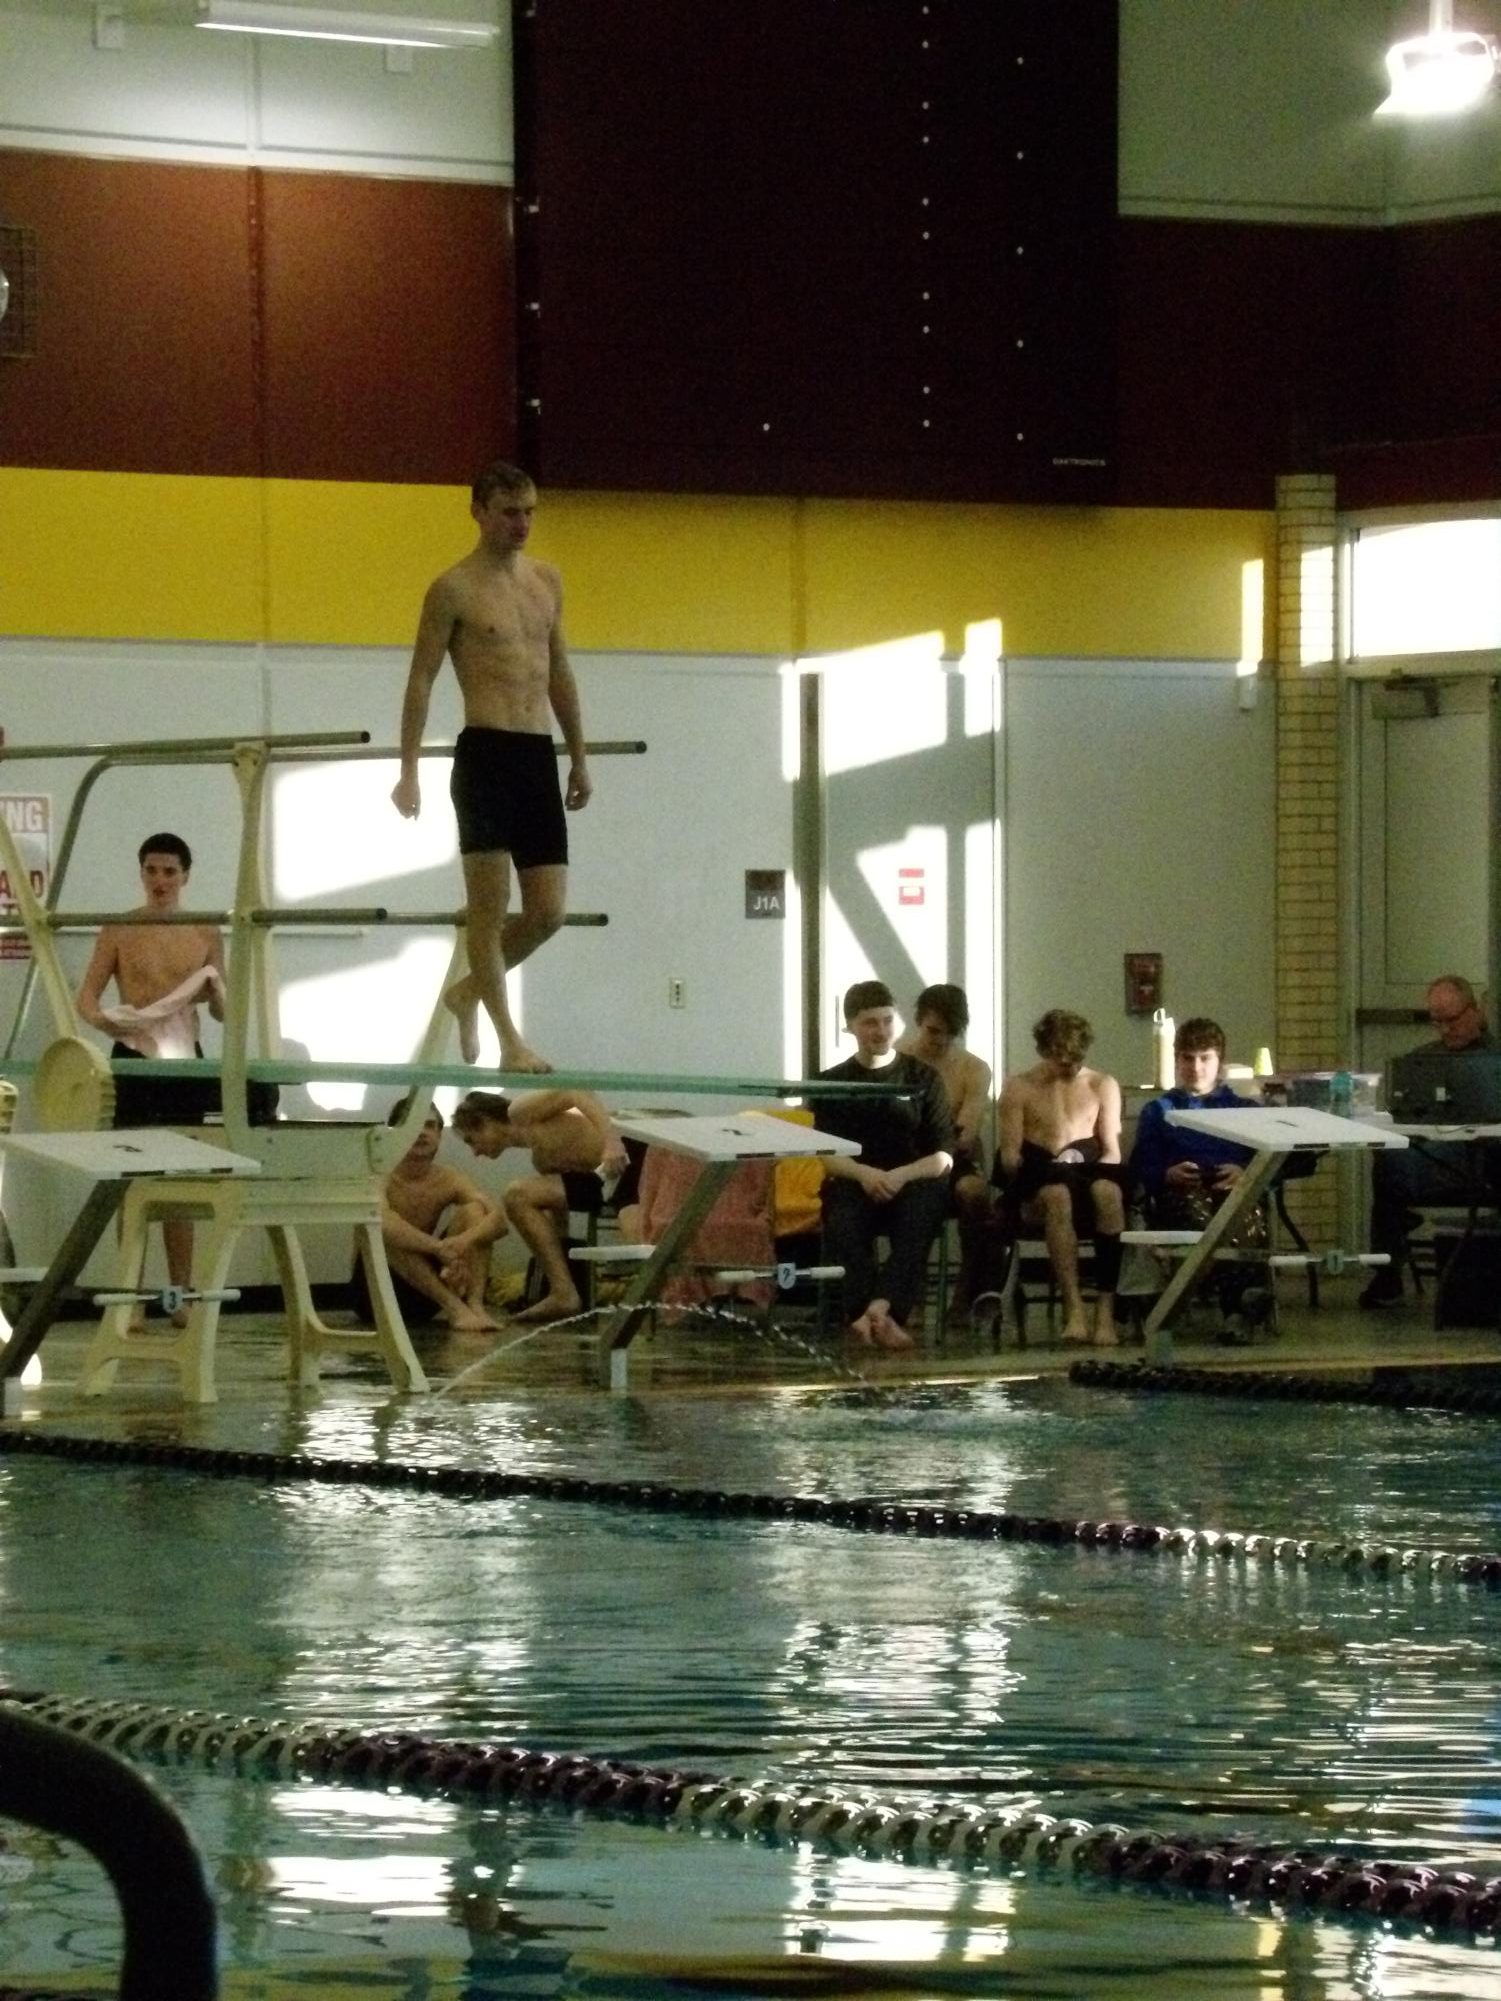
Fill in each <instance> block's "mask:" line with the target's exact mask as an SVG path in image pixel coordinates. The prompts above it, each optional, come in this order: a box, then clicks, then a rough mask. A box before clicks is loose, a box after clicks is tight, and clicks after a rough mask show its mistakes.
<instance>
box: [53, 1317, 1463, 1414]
mask: <svg viewBox="0 0 1501 2001" xmlns="http://www.w3.org/2000/svg"><path fill="white" fill-rule="evenodd" d="M1292 1291H1293V1287H1292V1286H1291V1284H1287V1285H1285V1286H1284V1295H1287V1294H1291V1293H1292ZM1355 1293H1356V1285H1355V1282H1354V1281H1353V1280H1352V1281H1344V1280H1341V1281H1338V1282H1335V1283H1328V1284H1326V1287H1325V1301H1324V1303H1323V1304H1321V1305H1320V1307H1319V1308H1317V1309H1310V1308H1309V1306H1308V1305H1307V1302H1306V1300H1305V1299H1303V1298H1302V1296H1301V1288H1300V1289H1299V1296H1298V1298H1297V1299H1296V1300H1294V1299H1292V1298H1291V1297H1287V1296H1284V1297H1283V1299H1282V1301H1281V1304H1280V1307H1279V1314H1278V1320H1279V1326H1278V1331H1277V1333H1276V1334H1275V1335H1274V1336H1272V1337H1270V1338H1265V1339H1259V1340H1257V1341H1256V1342H1254V1343H1253V1344H1251V1345H1249V1346H1241V1345H1237V1346H1227V1345H1225V1343H1224V1342H1223V1341H1221V1340H1220V1339H1218V1338H1216V1336H1217V1329H1216V1327H1215V1325H1214V1316H1213V1315H1212V1314H1209V1313H1202V1314H1201V1316H1200V1317H1199V1318H1198V1319H1197V1320H1196V1321H1190V1322H1189V1323H1188V1324H1187V1325H1186V1326H1185V1328H1184V1330H1183V1332H1182V1333H1181V1334H1180V1335H1179V1337H1178V1338H1177V1339H1176V1340H1175V1343H1174V1360H1175V1361H1176V1362H1180V1363H1183V1364H1185V1365H1189V1366H1192V1367H1194V1368H1196V1369H1206V1368H1207V1369H1215V1368H1223V1369H1233V1370H1236V1371H1244V1370H1247V1369H1253V1370H1268V1371H1274V1372H1278V1373H1287V1372H1292V1373H1299V1372H1303V1373H1310V1374H1318V1375H1321V1376H1328V1375H1330V1374H1333V1373H1344V1372H1348V1373H1349V1374H1350V1375H1351V1376H1352V1377H1354V1378H1357V1379H1359V1378H1364V1377H1368V1376H1370V1375H1371V1374H1372V1372H1374V1371H1378V1370H1381V1369H1384V1368H1401V1369H1404V1370H1412V1369H1419V1370H1430V1369H1435V1370H1444V1371H1456V1372H1464V1371H1474V1372H1476V1380H1477V1381H1480V1380H1484V1381H1486V1382H1487V1383H1488V1384H1490V1385H1491V1386H1495V1387H1501V1328H1498V1329H1491V1330H1486V1329H1481V1328H1445V1329H1443V1330H1442V1331H1435V1329H1434V1327H1433V1325H1432V1306H1431V1300H1426V1301H1420V1302H1417V1303H1413V1302H1408V1303H1407V1304H1406V1305H1405V1306H1404V1307H1401V1308H1397V1309H1391V1308H1388V1309H1386V1310H1385V1311H1383V1312H1380V1313H1363V1312H1361V1311H1360V1309H1359V1308H1358V1306H1357V1305H1356V1304H1355ZM92 1331H93V1324H92V1323H91V1322H85V1321H69V1322H63V1323H61V1324H59V1325H58V1326H56V1327H54V1328H53V1330H52V1331H51V1333H49V1335H48V1336H47V1339H46V1342H45V1344H44V1346H43V1349H42V1358H43V1365H44V1372H45V1381H44V1384H43V1386H42V1387H41V1388H40V1389H38V1390H31V1391H28V1392H27V1393H26V1397H25V1406H24V1412H23V1419H22V1421H24V1422H27V1423H31V1424H41V1425H43V1426H47V1427H53V1426H55V1427H56V1428H57V1429H58V1430H62V1431H67V1430H76V1429H80V1428H81V1429H85V1430H88V1431H90V1432H97V1431H99V1430H106V1431H107V1430H109V1429H110V1428H111V1424H112V1420H113V1419H114V1418H115V1417H123V1418H126V1419H130V1418H133V1417H137V1416H141V1415H146V1414H150V1415H154V1416H158V1417H160V1416H164V1415H166V1414H167V1413H168V1412H170V1411H173V1410H182V1411H184V1412H188V1411H191V1412H192V1415H193V1419H194V1421H193V1423H192V1425H191V1427H190V1428H191V1430H192V1431H193V1433H194V1434H195V1435H197V1436H200V1437H209V1438H211V1437H212V1436H213V1433H214V1414H215V1412H216V1411H226V1412H227V1411H231V1410H233V1411H235V1412H236V1413H237V1414H238V1415H239V1416H240V1417H241V1418H243V1416H244V1414H245V1411H246V1408H247V1406H249V1407H252V1408H259V1409H261V1410H263V1411H264V1412H266V1413H267V1414H268V1415H269V1414H271V1413H274V1412H275V1411H276V1410H278V1409H281V1408H286V1407H288V1406H289V1405H290V1404H294V1403H297V1402H303V1401H306V1397H307V1394H308V1393H305V1392H304V1393H302V1394H301V1395H298V1394H297V1393H295V1392H294V1391H293V1390H292V1389H290V1388H289V1386H288V1383H287V1378H286V1346H285V1341H284V1338H283V1334H282V1328H281V1323H280V1320H279V1318H278V1316H276V1315H275V1314H272V1313H249V1314H234V1315H230V1314H226V1315H225V1316H224V1318H223V1319H222V1320H221V1323H220V1332H219V1343H218V1367H217V1378H218V1390H219V1402H218V1404H217V1405H208V1406H197V1407H191V1406H184V1405H183V1403H182V1401H181V1399H180V1397H179V1395H178V1393H177V1389H176V1384H175V1376H174V1375H173V1374H172V1373H171V1372H169V1371H167V1370H165V1369H163V1368H161V1367H157V1366H142V1367H141V1368H139V1369H134V1368H131V1367H129V1366H128V1365H126V1366H122V1369H121V1371H120V1375H119V1377H118V1380H117V1383H116V1386H115V1388H114V1389H112V1390H111V1391H109V1392H108V1393H107V1394H106V1395H104V1396H101V1397H90V1398H84V1397H81V1396H79V1395H78V1394H77V1393H76V1392H75V1391H74V1389H73V1388H72V1384H73V1382H74V1380H75V1378H76V1376H77V1373H78V1364H79V1360H80V1358H81V1356H82V1353H83V1350H84V1347H85V1345H86V1343H87V1341H88V1339H89V1337H90V1335H91V1334H92ZM1029 1333H1030V1334H1031V1337H1032V1338H1031V1340H1030V1341H1029V1343H1028V1345H1027V1346H1025V1347H1020V1346H1018V1345H1017V1343H1016V1340H1015V1335H1014V1332H1013V1330H1012V1329H1011V1328H1010V1327H1009V1326H1008V1327H1007V1329H1006V1334H1005V1339H1004V1341H1003V1343H1002V1345H1000V1346H999V1347H997V1346H996V1344H995V1342H994V1340H993V1338H992V1337H991V1336H990V1335H989V1334H988V1333H986V1334H979V1333H976V1332H974V1331H972V1330H971V1329H969V1328H968V1327H965V1326H954V1325H951V1326H950V1327H949V1329H948V1331H947V1335H946V1338H945V1339H944V1340H943V1341H941V1342H939V1341H936V1340H934V1339H933V1338H932V1337H931V1336H929V1337H927V1338H926V1339H925V1340H924V1341H923V1342H922V1344H921V1345H920V1346H919V1347H917V1348H916V1349H915V1350H913V1351H911V1352H910V1353H907V1352H902V1353H885V1352H882V1351H880V1350H873V1349H870V1348H856V1347H851V1346H848V1345H846V1344H845V1343H844V1342H843V1341H841V1340H840V1339H838V1338H837V1337H835V1336H831V1335H825V1336H823V1337H819V1336H818V1335H817V1334H816V1333H815V1332H814V1331H813V1330H812V1329H811V1327H810V1326H809V1325H808V1324H807V1323H806V1322H796V1321H789V1322H788V1323H787V1325H786V1327H785V1329H777V1330H775V1331H773V1332H772V1333H770V1334H768V1333H765V1332H762V1331H759V1330H757V1329H756V1328H754V1327H753V1326H752V1325H751V1324H750V1323H749V1322H748V1321H747V1322H743V1323H737V1324H727V1325H704V1324H701V1323H700V1324H696V1325H695V1324H685V1323H684V1322H682V1321H678V1322H677V1323H676V1324H672V1325H667V1324H663V1325H661V1326H660V1327H658V1328H657V1329H656V1330H654V1331H643V1332H642V1333H641V1334H640V1335H639V1336H638V1338H637V1340H636V1342H635V1343H634V1345H633V1346H632V1348H631V1351H630V1370H629V1386H630V1392H631V1393H632V1394H635V1395H642V1396H651V1395H661V1394H670V1395H675V1396H682V1395H703V1396H725V1395H755V1394H758V1393H766V1392H769V1391H785V1390H789V1389H792V1390H805V1391H808V1392H810V1393H812V1392H817V1391H820V1390H848V1389H849V1388H851V1387H852V1386H855V1385H858V1384H862V1383H869V1384H880V1385H890V1384H894V1383H912V1382H950V1383H952V1382H978V1381H1004V1380H1007V1379H1013V1380H1014V1379H1019V1378H1033V1377H1038V1376H1047V1375H1060V1374H1065V1373H1066V1372H1067V1371H1068V1369H1069V1368H1070V1367H1071V1366H1072V1365H1073V1364H1074V1363H1075V1362H1077V1361H1079V1360H1081V1359H1082V1358H1085V1357H1089V1358H1093V1359H1099V1360H1110V1361H1118V1362H1123V1363H1129V1362H1132V1361H1138V1360H1140V1359H1141V1358H1142V1353H1143V1351H1142V1348H1141V1345H1140V1343H1139V1342H1138V1343H1135V1344H1133V1343H1131V1342H1129V1341H1127V1342H1123V1343H1122V1344H1121V1345H1120V1346H1118V1347H1114V1348H1102V1347H1094V1346H1083V1345H1079V1344H1074V1343H1068V1344H1062V1343H1059V1342H1058V1341H1057V1340H1056V1339H1055V1338H1054V1337H1053V1334H1052V1332H1051V1330H1050V1328H1049V1326H1048V1322H1047V1316H1046V1314H1045V1313H1043V1312H1041V1311H1034V1312H1033V1313H1032V1314H1031V1315H1030V1316H1029ZM414 1340H415V1343H416V1346H417V1349H418V1353H419V1355H420V1356H421V1359H422V1363H423V1366H424V1368H425V1369H426V1370H427V1372H428V1375H429V1378H430V1380H431V1384H432V1388H433V1390H434V1391H437V1392H441V1393H445V1394H447V1395H450V1396H451V1397H452V1398H453V1399H454V1400H455V1401H457V1400H459V1399H463V1400H466V1401H468V1400H471V1399H474V1400H483V1399H487V1398H503V1399H506V1400H514V1399H515V1398H517V1397H518V1396H521V1397H525V1396H526V1395H527V1394H528V1393H536V1394H539V1395H549V1396H553V1395H557V1394H559V1393H576V1394H578V1395H581V1396H605V1395H607V1394H609V1393H608V1392H607V1391H605V1390H604V1389H602V1388H601V1387H600V1386H599V1379H598V1336H597V1334H596V1333H594V1332H591V1331H589V1330H587V1329H583V1328H579V1327H575V1326H567V1327H562V1328H544V1329H542V1330H536V1329H532V1328H521V1327H517V1326H514V1325H512V1326H508V1327H505V1328H503V1329H502V1331H501V1332H500V1333H499V1334H495V1335H478V1336H477V1335H444V1334H441V1333H440V1334H437V1335H433V1334H430V1333H429V1334H423V1333H418V1334H417V1335H415V1336H414ZM513 1344H514V1345H513ZM1492 1371H1495V1372H1497V1373H1496V1374H1495V1375H1494V1377H1493V1376H1491V1374H1490V1372H1492ZM1481 1372H1484V1374H1482V1373H1481ZM460 1376H462V1377H463V1380H462V1381H455V1378H456V1377H460ZM372 1393H374V1394H376V1395H377V1396H379V1397H380V1398H381V1399H382V1400H385V1398H387V1397H388V1396H390V1395H394V1394H395V1392H393V1391H391V1389H390V1386H389V1384H388V1383H387V1381H386V1378H385V1375H384V1372H383V1370H382V1369H381V1367H380V1365H379V1363H378V1361H377V1360H376V1358H375V1357H374V1356H371V1355H363V1354H362V1355H349V1354H346V1355H331V1356H329V1357H328V1358H327V1359H326V1361H325V1367H324V1372H323V1377H322V1381H321V1386H320V1389H319V1391H318V1392H317V1395H318V1396H319V1397H320V1398H323V1399H327V1398H337V1397H340V1396H348V1397H351V1398H353V1399H355V1400H357V1401H359V1402H361V1403H367V1402H368V1401H369V1400H370V1398H371V1396H372Z"/></svg>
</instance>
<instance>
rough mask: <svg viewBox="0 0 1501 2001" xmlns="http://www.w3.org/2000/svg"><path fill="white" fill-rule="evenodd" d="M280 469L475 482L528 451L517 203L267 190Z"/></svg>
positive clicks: (275, 470)
mask: <svg viewBox="0 0 1501 2001" xmlns="http://www.w3.org/2000/svg"><path fill="white" fill-rule="evenodd" d="M260 190H261V231H262V253H261V254H262V268H263V271H264V293H263V300H264V304H263V312H264V368H265V434H266V469H267V471H268V472H270V473H272V474H274V475H276V476H279V477H282V478H289V479H358V480H390V481H395V482H398V483H399V482H403V481H414V482H433V483H436V484H443V483H452V482H456V481H462V482H463V483H464V484H465V485H467V484H468V482H469V480H470V479H471V478H472V477H473V475H474V473H475V472H476V471H477V470H478V468H479V467H480V466H481V465H483V464H485V463H486V462H487V461H488V460H490V459H493V458H504V457H507V456H508V455H509V454H510V453H512V452H513V451H514V449H515V442H516V431H515V407H516V393H515V384H514V364H513V353H514V347H513V333H512V327H513V321H514V318H515V305H514V299H513V296H512V291H511V269H512V263H511V255H510V197H509V193H508V191H506V190H504V189H501V188H493V187H478V186H469V185H464V184H456V183H451V182H443V181H401V180H374V179H366V178H364V177H363V176H356V175H352V174H304V173H282V174H264V175H262V176H261V177H260Z"/></svg>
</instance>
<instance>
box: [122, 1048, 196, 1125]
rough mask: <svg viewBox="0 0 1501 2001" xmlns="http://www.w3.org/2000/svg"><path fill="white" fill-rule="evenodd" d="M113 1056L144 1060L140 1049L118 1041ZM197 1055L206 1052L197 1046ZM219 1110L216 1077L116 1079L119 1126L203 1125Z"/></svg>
mask: <svg viewBox="0 0 1501 2001" xmlns="http://www.w3.org/2000/svg"><path fill="white" fill-rule="evenodd" d="M109 1053H110V1055H111V1056H112V1057H115V1058H118V1059H123V1060H125V1061H129V1059H130V1058H131V1057H135V1058H136V1059H137V1060H139V1059H140V1055H141V1052H140V1050H139V1049H132V1048H131V1047H130V1046H129V1044H128V1043H124V1042H117V1043H115V1044H114V1045H113V1046H112V1047H111V1049H110V1052H109ZM194 1054H195V1055H197V1056H201V1055H202V1054H203V1051H202V1049H200V1048H198V1047H197V1045H196V1044H195V1045H194ZM218 1111H219V1083H218V1079H217V1078H214V1077H121V1076H119V1075H118V1074H117V1075H116V1077H115V1124H116V1125H117V1126H121V1127H130V1126H201V1125H202V1124H203V1122H204V1120H205V1119H207V1118H211V1117H216V1116H217V1115H218Z"/></svg>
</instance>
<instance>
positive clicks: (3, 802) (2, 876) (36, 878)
mask: <svg viewBox="0 0 1501 2001" xmlns="http://www.w3.org/2000/svg"><path fill="white" fill-rule="evenodd" d="M0 814H3V815H4V817H5V824H6V826H7V827H8V828H9V829H10V832H11V835H12V837H13V838H14V840H15V844H16V847H17V849H18V850H19V851H20V856H21V860H22V861H23V862H24V863H25V865H26V874H27V878H28V880H29V881H30V883H31V893H32V895H33V896H34V897H35V898H36V899H37V901H38V902H39V903H45V902H46V901H47V888H48V883H49V881H50V878H51V874H52V799H51V796H50V795H49V794H48V793H45V792H0ZM20 921H21V909H20V905H19V904H18V903H17V901H16V892H15V888H14V886H13V884H12V882H11V880H10V876H9V874H8V873H7V871H6V870H5V869H4V868H3V867H0V923H4V924H19V922H20ZM30 953H31V946H30V945H29V943H28V942H27V940H26V937H25V935H24V934H23V933H19V932H11V933H9V934H6V935H0V959H25V958H28V957H29V956H30Z"/></svg>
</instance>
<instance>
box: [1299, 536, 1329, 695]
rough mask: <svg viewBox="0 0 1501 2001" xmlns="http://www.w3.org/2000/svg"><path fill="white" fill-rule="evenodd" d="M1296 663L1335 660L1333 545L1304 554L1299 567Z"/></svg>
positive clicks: (1307, 663)
mask: <svg viewBox="0 0 1501 2001" xmlns="http://www.w3.org/2000/svg"><path fill="white" fill-rule="evenodd" d="M1299 571H1300V574H1299V579H1298V582H1299V588H1300V595H1299V619H1298V663H1299V665H1300V666H1303V667H1311V666H1313V665H1314V664H1315V663H1316V662H1318V661H1321V660H1332V659H1333V658H1334V544H1333V543H1332V542H1321V543H1319V544H1318V545H1317V546H1316V547H1314V548H1311V549H1305V550H1304V551H1303V556H1302V561H1301V563H1300V565H1299Z"/></svg>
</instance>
